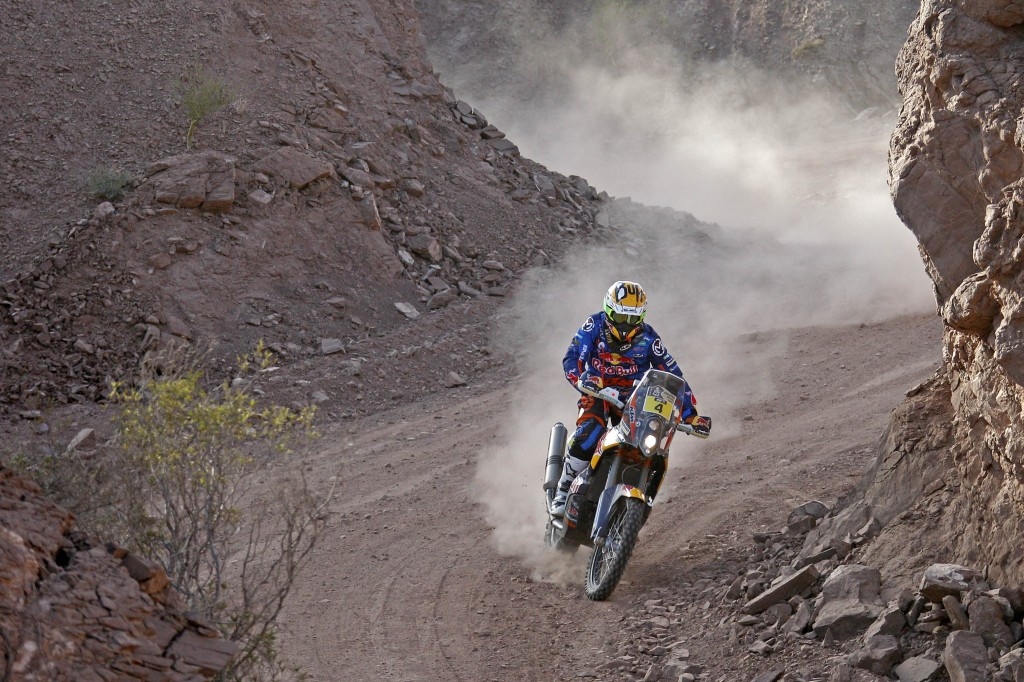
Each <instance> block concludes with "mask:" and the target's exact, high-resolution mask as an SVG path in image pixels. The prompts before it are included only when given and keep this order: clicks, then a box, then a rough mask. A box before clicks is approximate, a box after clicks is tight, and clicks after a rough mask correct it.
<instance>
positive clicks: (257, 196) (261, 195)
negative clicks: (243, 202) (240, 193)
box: [249, 189, 274, 206]
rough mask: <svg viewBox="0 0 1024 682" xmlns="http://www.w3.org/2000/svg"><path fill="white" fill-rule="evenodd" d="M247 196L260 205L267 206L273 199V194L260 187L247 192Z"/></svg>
mask: <svg viewBox="0 0 1024 682" xmlns="http://www.w3.org/2000/svg"><path fill="white" fill-rule="evenodd" d="M249 198H250V199H252V200H253V201H254V202H256V203H257V204H259V205H261V206H268V205H269V204H270V202H271V201H273V200H274V195H273V194H271V193H270V192H267V191H265V190H262V189H255V190H253V191H251V192H249Z"/></svg>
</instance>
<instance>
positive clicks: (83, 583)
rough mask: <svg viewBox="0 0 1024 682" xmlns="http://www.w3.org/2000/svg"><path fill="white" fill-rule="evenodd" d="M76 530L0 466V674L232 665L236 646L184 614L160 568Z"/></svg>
mask: <svg viewBox="0 0 1024 682" xmlns="http://www.w3.org/2000/svg"><path fill="white" fill-rule="evenodd" d="M73 526H74V519H73V518H72V516H71V514H69V513H68V512H67V511H65V510H64V509H61V508H60V507H58V506H57V505H55V504H53V503H52V502H49V501H47V500H46V499H44V498H43V497H42V494H41V492H40V490H39V488H38V487H37V486H36V485H35V484H33V483H30V482H28V481H26V480H24V479H21V478H19V477H18V476H16V475H14V474H13V473H12V472H11V471H10V470H9V469H6V468H4V467H2V466H0V635H2V637H0V640H2V648H3V653H4V655H3V656H2V657H0V678H2V679H5V680H7V679H12V680H24V681H25V682H34V681H36V680H38V681H40V682H42V680H55V681H56V680H76V681H82V682H102V681H103V680H111V679H115V678H116V679H118V680H154V679H159V680H166V681H168V682H193V681H200V680H206V679H210V678H212V677H214V676H215V675H216V674H217V673H218V672H220V671H221V670H222V669H223V668H224V667H225V666H226V665H227V664H228V663H229V662H230V660H231V657H232V656H233V655H234V653H235V651H236V650H237V648H238V647H237V644H235V643H234V642H231V641H227V640H225V639H222V638H221V637H220V635H219V634H218V633H217V631H216V630H214V629H213V628H212V627H211V626H209V625H207V624H205V623H202V622H201V621H198V620H196V619H194V618H192V617H190V616H189V615H187V614H186V613H185V610H184V607H183V605H182V604H181V603H179V600H178V598H177V596H176V594H175V593H174V592H173V590H172V589H171V588H170V585H169V581H168V579H167V575H166V574H165V573H164V572H163V570H162V569H160V568H159V567H157V566H156V565H154V564H151V563H150V562H148V561H146V560H144V559H142V558H140V557H137V556H135V555H132V554H130V553H128V552H127V551H125V550H123V549H120V548H117V547H115V546H112V545H110V546H107V547H90V546H89V543H88V541H87V540H85V538H82V537H76V536H75V534H74V532H73V530H72V529H73Z"/></svg>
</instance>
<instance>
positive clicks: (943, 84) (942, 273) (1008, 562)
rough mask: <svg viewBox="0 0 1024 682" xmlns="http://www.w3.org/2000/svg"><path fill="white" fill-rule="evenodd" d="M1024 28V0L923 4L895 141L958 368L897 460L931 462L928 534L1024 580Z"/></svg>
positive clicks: (900, 184) (905, 202) (902, 74)
mask: <svg viewBox="0 0 1024 682" xmlns="http://www.w3.org/2000/svg"><path fill="white" fill-rule="evenodd" d="M1021 25H1024V3H1021V2H980V3H970V4H964V3H955V2H942V1H929V2H924V3H922V7H921V13H920V15H919V17H918V19H917V20H916V21H915V23H914V25H913V27H912V29H911V34H910V40H909V41H908V42H907V44H906V46H905V47H904V48H903V50H902V52H901V53H900V58H899V62H898V64H897V72H898V75H899V82H900V89H901V92H902V93H903V97H904V102H903V108H902V110H901V113H900V118H899V124H898V126H897V129H896V131H895V132H894V133H893V136H892V143H891V151H890V185H891V188H892V194H893V197H894V201H895V204H896V208H897V210H898V212H899V213H900V215H901V216H902V218H903V220H904V221H905V222H906V224H907V226H908V227H909V228H910V229H911V230H912V231H913V233H914V234H915V235H916V236H917V238H918V240H919V242H920V244H921V250H922V254H923V257H924V259H925V264H926V266H927V268H928V272H929V275H930V276H931V278H932V280H933V282H934V284H935V294H936V299H937V302H938V305H939V307H940V309H941V314H942V318H943V320H944V321H945V324H946V332H945V339H944V348H943V355H944V357H945V360H946V366H945V371H944V372H942V373H941V374H940V375H939V376H938V377H936V379H935V381H934V382H933V384H932V386H931V387H930V388H929V392H930V393H932V394H933V395H935V396H936V397H942V402H944V403H946V400H947V398H946V397H945V396H948V401H949V402H948V403H946V404H947V405H948V406H949V407H948V408H947V409H943V410H940V411H937V413H936V415H935V420H934V421H933V424H934V427H932V428H933V429H934V430H937V431H940V432H944V433H943V435H942V436H941V437H932V438H925V439H921V440H917V441H914V440H908V441H907V442H906V443H905V446H904V447H903V452H904V453H905V457H904V458H903V460H902V461H901V462H900V463H899V464H897V463H894V464H893V466H892V468H893V469H895V470H896V471H900V470H906V469H908V468H926V469H929V470H930V472H931V475H930V476H929V477H928V478H929V479H930V482H927V483H925V482H924V481H922V483H924V485H925V490H924V494H925V498H924V499H923V500H922V504H925V505H927V504H932V503H935V502H937V503H938V504H935V505H934V509H933V512H934V514H933V515H934V516H935V517H937V518H936V519H935V522H934V529H933V530H932V531H930V532H929V534H930V533H932V532H936V531H937V532H939V533H941V535H942V536H943V537H947V538H949V542H950V543H951V545H952V546H951V547H950V550H951V552H952V553H953V554H954V555H955V556H957V557H959V558H961V559H962V560H963V561H967V562H971V563H973V564H974V565H977V566H978V567H979V568H980V567H984V568H985V570H986V571H987V572H988V573H989V574H990V575H992V576H993V577H995V578H998V579H999V580H1001V581H1005V582H1007V583H1009V584H1017V585H1020V584H1021V583H1022V582H1024V544H1022V543H1021V540H1020V538H1021V536H1022V532H1024V427H1022V421H1021V406H1022V404H1024V344H1022V338H1024V319H1022V315H1021V311H1022V294H1024V287H1022V279H1021V273H1022V271H1024V262H1022V260H1021V253H1020V243H1019V242H1020V240H1021V237H1022V231H1024V222H1022V215H1024V214H1022V211H1021V203H1022V201H1024V194H1022V182H1021V172H1022V170H1024V140H1022V138H1021V132H1020V129H1019V128H1020V111H1021V109H1022V106H1024V91H1022V89H1021V87H1020V79H1021V74H1022V73H1024V40H1022V37H1021V35H1022V34H1021V31H1020V27H1021ZM936 445H943V446H944V447H942V448H941V449H939V450H938V451H936V449H935V446H936ZM879 478H881V477H879ZM876 485H877V484H876ZM921 530H922V529H919V528H912V527H903V528H902V529H901V530H900V531H899V532H900V534H901V535H903V536H908V535H910V536H913V535H915V534H918V533H920V532H921Z"/></svg>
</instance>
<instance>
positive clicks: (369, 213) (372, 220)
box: [359, 194, 382, 230]
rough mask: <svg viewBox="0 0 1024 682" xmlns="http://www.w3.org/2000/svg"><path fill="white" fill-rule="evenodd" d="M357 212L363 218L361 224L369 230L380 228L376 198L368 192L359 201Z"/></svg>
mask: <svg viewBox="0 0 1024 682" xmlns="http://www.w3.org/2000/svg"><path fill="white" fill-rule="evenodd" d="M359 214H360V215H361V216H362V218H363V224H364V225H366V226H367V227H368V228H370V229H371V230H380V228H381V225H382V223H381V220H380V212H379V211H378V210H377V200H376V199H374V198H373V195H372V194H368V195H366V196H365V197H363V199H362V200H360V201H359Z"/></svg>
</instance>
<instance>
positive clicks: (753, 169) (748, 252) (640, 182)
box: [442, 36, 934, 579]
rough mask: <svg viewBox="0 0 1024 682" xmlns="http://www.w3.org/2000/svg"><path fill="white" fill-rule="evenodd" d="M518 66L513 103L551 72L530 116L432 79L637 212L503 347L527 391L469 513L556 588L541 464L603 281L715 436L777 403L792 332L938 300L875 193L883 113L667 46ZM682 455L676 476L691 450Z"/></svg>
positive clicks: (508, 326) (513, 325)
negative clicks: (777, 361) (637, 292)
mask: <svg viewBox="0 0 1024 682" xmlns="http://www.w3.org/2000/svg"><path fill="white" fill-rule="evenodd" d="M542 37H545V36H542ZM546 37H547V38H550V36H546ZM563 37H564V36H563ZM613 42H616V41H613ZM618 42H619V43H622V44H629V43H630V41H628V40H619V41H618ZM564 49H568V50H569V53H565V52H562V51H561V50H564ZM521 54H522V55H527V56H528V58H526V61H525V62H524V65H523V67H522V71H521V72H519V73H517V74H511V75H506V77H507V80H508V82H509V83H518V86H517V87H516V88H514V89H517V90H518V91H519V92H522V91H524V88H522V83H523V81H524V79H525V80H529V79H530V78H533V77H537V73H538V71H537V65H538V64H541V63H543V64H545V65H546V66H545V69H546V71H545V72H544V74H543V80H544V84H545V85H544V87H538V88H537V90H536V92H537V96H536V97H535V98H533V99H531V100H523V99H521V98H519V97H514V96H509V95H507V94H506V95H503V93H502V92H501V91H497V90H493V91H492V90H486V91H485V90H482V89H474V87H478V86H474V83H475V82H477V81H475V80H473V79H472V78H470V77H468V75H467V77H466V78H465V79H464V80H462V81H460V74H459V73H458V72H457V71H456V72H449V71H447V70H445V69H444V68H442V71H443V72H444V73H445V80H446V81H448V82H449V83H450V84H452V85H454V86H455V90H456V94H457V95H458V96H460V97H461V98H462V99H466V100H467V101H469V102H471V103H472V104H473V105H474V106H475V107H477V108H478V109H479V110H481V111H483V112H484V113H485V114H486V115H487V116H488V118H489V119H490V121H491V122H492V123H494V124H495V125H497V126H498V128H500V129H501V130H503V131H504V132H505V133H506V134H507V135H508V137H509V138H510V139H512V140H513V141H514V142H515V143H516V144H517V145H518V146H519V147H520V149H521V150H522V153H523V154H524V156H527V157H529V158H531V159H534V160H536V161H539V162H540V163H542V164H544V165H546V166H547V167H548V168H550V169H552V170H553V171H557V172H559V173H562V174H564V175H569V174H575V175H580V176H582V177H585V178H586V179H587V180H588V181H589V182H590V184H591V185H593V186H595V187H596V188H597V189H598V190H599V191H600V190H604V191H607V192H608V193H609V194H610V195H612V196H613V197H629V198H630V199H631V200H628V199H627V200H622V199H620V200H616V201H615V202H610V203H611V204H612V205H611V207H610V208H609V209H608V212H609V215H610V216H611V219H612V220H611V222H612V226H613V227H612V230H611V231H610V233H609V234H608V235H607V236H606V238H605V239H604V240H603V241H602V242H601V243H600V245H598V246H592V247H588V248H585V249H581V250H579V251H577V252H576V253H574V254H572V255H571V256H570V257H568V258H567V259H566V260H565V261H564V262H561V263H558V264H556V265H554V266H552V267H551V268H547V269H543V270H538V271H535V272H532V273H531V274H530V275H529V276H528V277H527V278H526V281H524V282H523V283H522V284H521V286H520V288H519V290H518V294H517V297H516V299H515V301H513V302H512V306H511V311H510V312H509V313H508V314H507V315H506V318H505V319H504V321H503V322H502V324H501V325H500V328H499V329H498V330H497V331H496V335H495V336H496V339H498V341H497V343H501V344H503V345H505V346H506V347H507V349H509V350H510V351H512V352H513V353H514V354H515V356H516V358H517V369H518V372H519V374H520V379H519V382H518V388H517V391H516V395H515V396H514V398H513V399H512V400H511V401H510V409H509V413H508V423H507V432H506V434H505V443H506V444H505V446H504V447H499V448H495V449H494V450H493V451H491V452H489V453H485V455H484V456H483V458H482V460H481V462H480V468H479V473H478V482H479V483H480V488H479V489H480V491H481V498H480V499H481V500H482V501H483V502H484V503H485V505H486V507H487V511H488V519H489V521H490V523H491V524H492V525H493V526H494V528H495V530H494V539H495V542H496V544H497V546H498V548H499V550H501V551H503V552H506V553H511V554H515V555H518V556H520V557H521V558H522V559H523V560H524V561H525V562H526V563H527V564H528V565H530V566H532V567H534V568H535V569H536V570H537V572H538V575H540V576H542V577H544V578H549V579H552V578H553V577H555V578H557V576H559V575H564V574H565V571H564V569H565V565H564V563H563V564H560V566H561V567H562V570H561V571H557V570H555V569H554V568H553V567H552V561H556V560H555V559H553V558H552V557H551V555H550V553H546V552H544V550H543V547H542V546H541V540H542V536H543V526H544V521H545V513H544V508H543V498H542V492H541V478H542V474H543V459H544V454H545V452H546V448H547V436H548V429H549V428H550V426H551V424H552V423H553V422H554V421H556V420H560V421H562V422H563V423H565V424H566V425H567V427H569V431H570V433H571V431H572V429H573V423H574V421H575V400H576V397H577V395H578V394H577V393H576V392H575V390H574V389H573V388H572V387H571V386H569V384H568V383H567V382H566V381H565V380H564V378H563V376H562V372H561V367H560V362H561V358H562V355H563V354H564V352H565V350H566V347H567V346H568V343H569V341H570V339H571V337H572V335H573V334H574V332H575V331H576V329H577V328H578V327H579V326H580V325H581V324H582V322H583V321H584V320H585V319H586V317H587V316H588V315H590V314H592V313H594V312H597V311H598V310H600V308H601V300H602V297H603V295H604V292H605V291H606V289H607V288H608V286H609V285H610V284H611V283H612V282H614V281H615V280H618V279H633V280H636V281H639V282H640V283H642V284H643V285H644V287H645V288H646V289H647V292H648V297H649V312H648V318H647V321H648V322H649V323H650V324H651V325H652V326H654V328H655V329H656V330H657V331H658V332H659V333H660V335H661V336H662V337H663V339H664V340H665V344H666V346H667V347H668V349H669V351H670V352H671V353H672V354H673V355H675V357H676V359H677V360H678V361H679V363H680V366H681V367H682V369H683V373H684V375H685V376H686V377H687V379H688V381H689V382H690V383H691V385H692V387H693V389H694V392H695V394H696V396H697V397H698V406H699V408H700V411H701V412H702V413H704V414H709V415H711V416H712V418H713V420H714V427H713V431H712V438H715V437H716V436H717V437H718V438H722V437H725V436H727V435H729V434H731V433H734V432H735V431H736V427H735V426H734V424H735V422H736V418H737V417H738V416H739V415H741V414H742V410H748V411H750V410H756V409H758V404H759V403H760V402H762V401H765V400H766V399H768V398H770V396H772V394H773V390H774V389H773V377H772V372H771V370H772V360H773V358H775V357H779V355H780V354H782V353H785V352H786V347H787V333H788V330H792V329H796V328H800V327H804V326H809V325H840V324H859V323H865V324H870V323H872V322H877V321H880V320H882V319H887V318H891V317H894V316H899V315H905V314H914V313H927V312H929V311H932V310H934V299H933V297H932V293H931V287H930V283H929V281H928V278H927V276H926V274H925V271H924V267H923V265H922V263H921V260H920V257H919V256H918V253H917V250H916V245H915V243H914V240H913V237H912V235H911V234H910V232H909V231H908V230H907V229H906V228H905V227H904V226H903V225H902V224H901V223H900V221H899V219H898V218H897V216H896V215H895V211H894V209H893V207H892V202H891V200H890V197H889V193H888V188H887V184H886V172H887V166H886V150H887V143H888V135H889V133H890V131H891V130H892V126H893V124H894V121H895V113H894V112H893V111H879V110H865V111H860V112H858V111H852V110H851V109H850V108H849V106H848V105H847V104H842V103H840V102H839V98H837V97H834V96H831V95H830V93H828V92H826V91H824V86H822V88H821V89H819V90H815V89H808V88H804V89H798V88H796V87H795V86H791V84H788V83H786V82H784V81H781V80H779V79H778V78H776V77H775V76H773V74H771V73H768V72H765V71H763V70H760V69H757V68H755V67H753V66H752V65H750V64H739V63H731V64H727V63H719V64H715V65H709V64H700V65H694V64H686V63H684V62H682V61H678V60H674V59H673V58H672V55H671V52H670V51H669V50H668V49H666V48H663V47H659V46H645V47H642V48H635V47H633V48H630V49H624V50H621V51H620V53H618V54H617V56H616V59H615V62H614V63H613V64H609V63H607V61H605V62H601V60H599V59H591V58H589V57H588V56H587V55H586V54H585V51H583V50H581V49H580V48H579V45H578V44H576V43H574V42H573V40H571V39H569V40H560V41H552V40H542V41H541V42H539V43H532V44H530V45H529V46H528V47H524V48H523V49H522V51H521ZM551 65H565V66H564V68H562V69H558V68H556V67H552V66H551ZM442 66H443V65H442ZM654 207H657V208H654ZM837 364H838V361H837ZM679 440H682V441H683V442H679ZM679 440H677V441H676V444H675V446H674V450H673V453H672V454H673V468H675V469H677V470H678V469H679V468H681V467H683V466H685V465H686V462H687V461H688V460H689V459H690V458H695V457H699V456H700V453H701V449H702V444H701V442H699V441H697V440H696V439H685V438H684V439H679ZM677 478H678V476H673V475H672V474H671V473H670V475H669V477H668V480H667V484H666V485H667V487H668V488H669V489H668V490H667V491H664V490H663V496H664V495H665V493H666V492H667V493H668V494H669V495H670V494H672V492H673V491H672V485H673V484H674V482H675V481H676V480H677ZM655 515H656V514H655ZM570 573H571V571H570ZM579 575H581V574H580V573H578V572H577V573H576V574H575V576H576V578H575V579H578V578H579Z"/></svg>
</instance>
